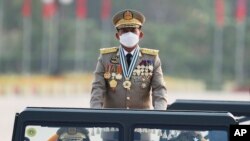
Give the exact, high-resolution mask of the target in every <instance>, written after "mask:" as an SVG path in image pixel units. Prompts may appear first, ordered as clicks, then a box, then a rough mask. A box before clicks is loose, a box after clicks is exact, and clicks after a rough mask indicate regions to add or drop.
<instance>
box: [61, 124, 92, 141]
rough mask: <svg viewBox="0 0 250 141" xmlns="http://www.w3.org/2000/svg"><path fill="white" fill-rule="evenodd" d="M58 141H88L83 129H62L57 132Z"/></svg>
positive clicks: (86, 133)
mask: <svg viewBox="0 0 250 141" xmlns="http://www.w3.org/2000/svg"><path fill="white" fill-rule="evenodd" d="M57 135H58V141H90V139H89V131H88V130H87V129H85V128H75V127H63V128H60V129H58V131H57Z"/></svg>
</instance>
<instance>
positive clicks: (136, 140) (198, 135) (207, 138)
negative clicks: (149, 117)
mask: <svg viewBox="0 0 250 141" xmlns="http://www.w3.org/2000/svg"><path fill="white" fill-rule="evenodd" d="M132 134H133V136H132V137H133V141H144V140H150V141H228V134H227V132H226V131H224V130H215V129H213V130H211V129H210V130H190V129H189V130H187V129H171V128H135V129H134V130H133V133H132ZM120 135H121V130H120V129H119V128H116V127H89V126H88V127H49V126H35V125H29V126H26V128H25V136H24V137H25V138H24V141H58V140H60V141H102V140H103V139H110V140H113V141H119V139H120Z"/></svg>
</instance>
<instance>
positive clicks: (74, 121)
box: [12, 107, 238, 141]
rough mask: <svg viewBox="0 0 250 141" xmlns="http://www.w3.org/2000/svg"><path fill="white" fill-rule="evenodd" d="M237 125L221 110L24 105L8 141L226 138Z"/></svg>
mask: <svg viewBox="0 0 250 141" xmlns="http://www.w3.org/2000/svg"><path fill="white" fill-rule="evenodd" d="M237 124H238V121H237V120H236V118H235V117H234V116H233V115H232V114H231V113H229V112H224V111H221V112H218V111H190V110H189V111H182V110H177V111H176V110H167V111H157V110H147V111H146V110H122V109H82V108H46V107H28V108H26V109H25V110H24V111H22V112H21V113H17V114H16V117H15V123H14V128H13V136H12V141H52V140H54V141H102V138H103V136H104V135H107V134H108V133H112V134H110V135H111V136H109V137H112V140H115V141H143V140H150V141H228V140H229V127H230V125H237ZM145 137H147V138H145ZM149 138H150V139H149Z"/></svg>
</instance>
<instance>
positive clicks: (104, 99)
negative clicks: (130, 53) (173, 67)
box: [90, 47, 167, 110]
mask: <svg viewBox="0 0 250 141" xmlns="http://www.w3.org/2000/svg"><path fill="white" fill-rule="evenodd" d="M118 50H119V48H118V47H113V48H105V49H101V55H100V57H99V59H98V63H97V67H96V71H95V80H94V82H93V86H92V92H91V94H92V95H91V103H90V104H91V105H90V107H91V108H127V109H129V108H132V109H150V107H151V105H152V104H151V103H152V102H151V98H150V94H151V93H150V90H151V89H152V100H153V107H154V108H155V109H160V110H165V109H166V106H167V99H166V87H165V84H164V80H163V74H162V69H161V62H160V59H159V56H158V51H157V50H152V49H145V48H140V53H139V58H138V60H137V61H136V65H135V66H136V67H135V68H134V71H133V74H132V76H131V79H130V81H131V88H130V90H128V89H126V88H124V86H123V82H124V81H125V78H124V77H122V79H120V80H117V79H116V78H115V75H118V74H119V73H121V72H119V69H120V67H121V64H120V53H119V51H118ZM126 65H127V64H126ZM149 66H152V67H151V68H150V67H149ZM142 67H144V68H142ZM152 68H153V69H152ZM105 72H109V73H110V74H111V75H114V77H113V76H111V77H109V78H108V79H105V78H104V74H105ZM112 80H115V81H117V86H116V87H115V88H112V87H111V86H110V85H111V84H110V82H111V81H112Z"/></svg>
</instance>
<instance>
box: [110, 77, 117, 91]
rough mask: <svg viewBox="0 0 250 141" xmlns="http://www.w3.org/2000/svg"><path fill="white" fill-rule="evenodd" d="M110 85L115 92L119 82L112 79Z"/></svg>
mask: <svg viewBox="0 0 250 141" xmlns="http://www.w3.org/2000/svg"><path fill="white" fill-rule="evenodd" d="M109 85H110V87H111V88H112V89H113V90H114V89H115V88H116V86H117V81H116V80H114V79H112V80H111V81H109Z"/></svg>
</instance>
